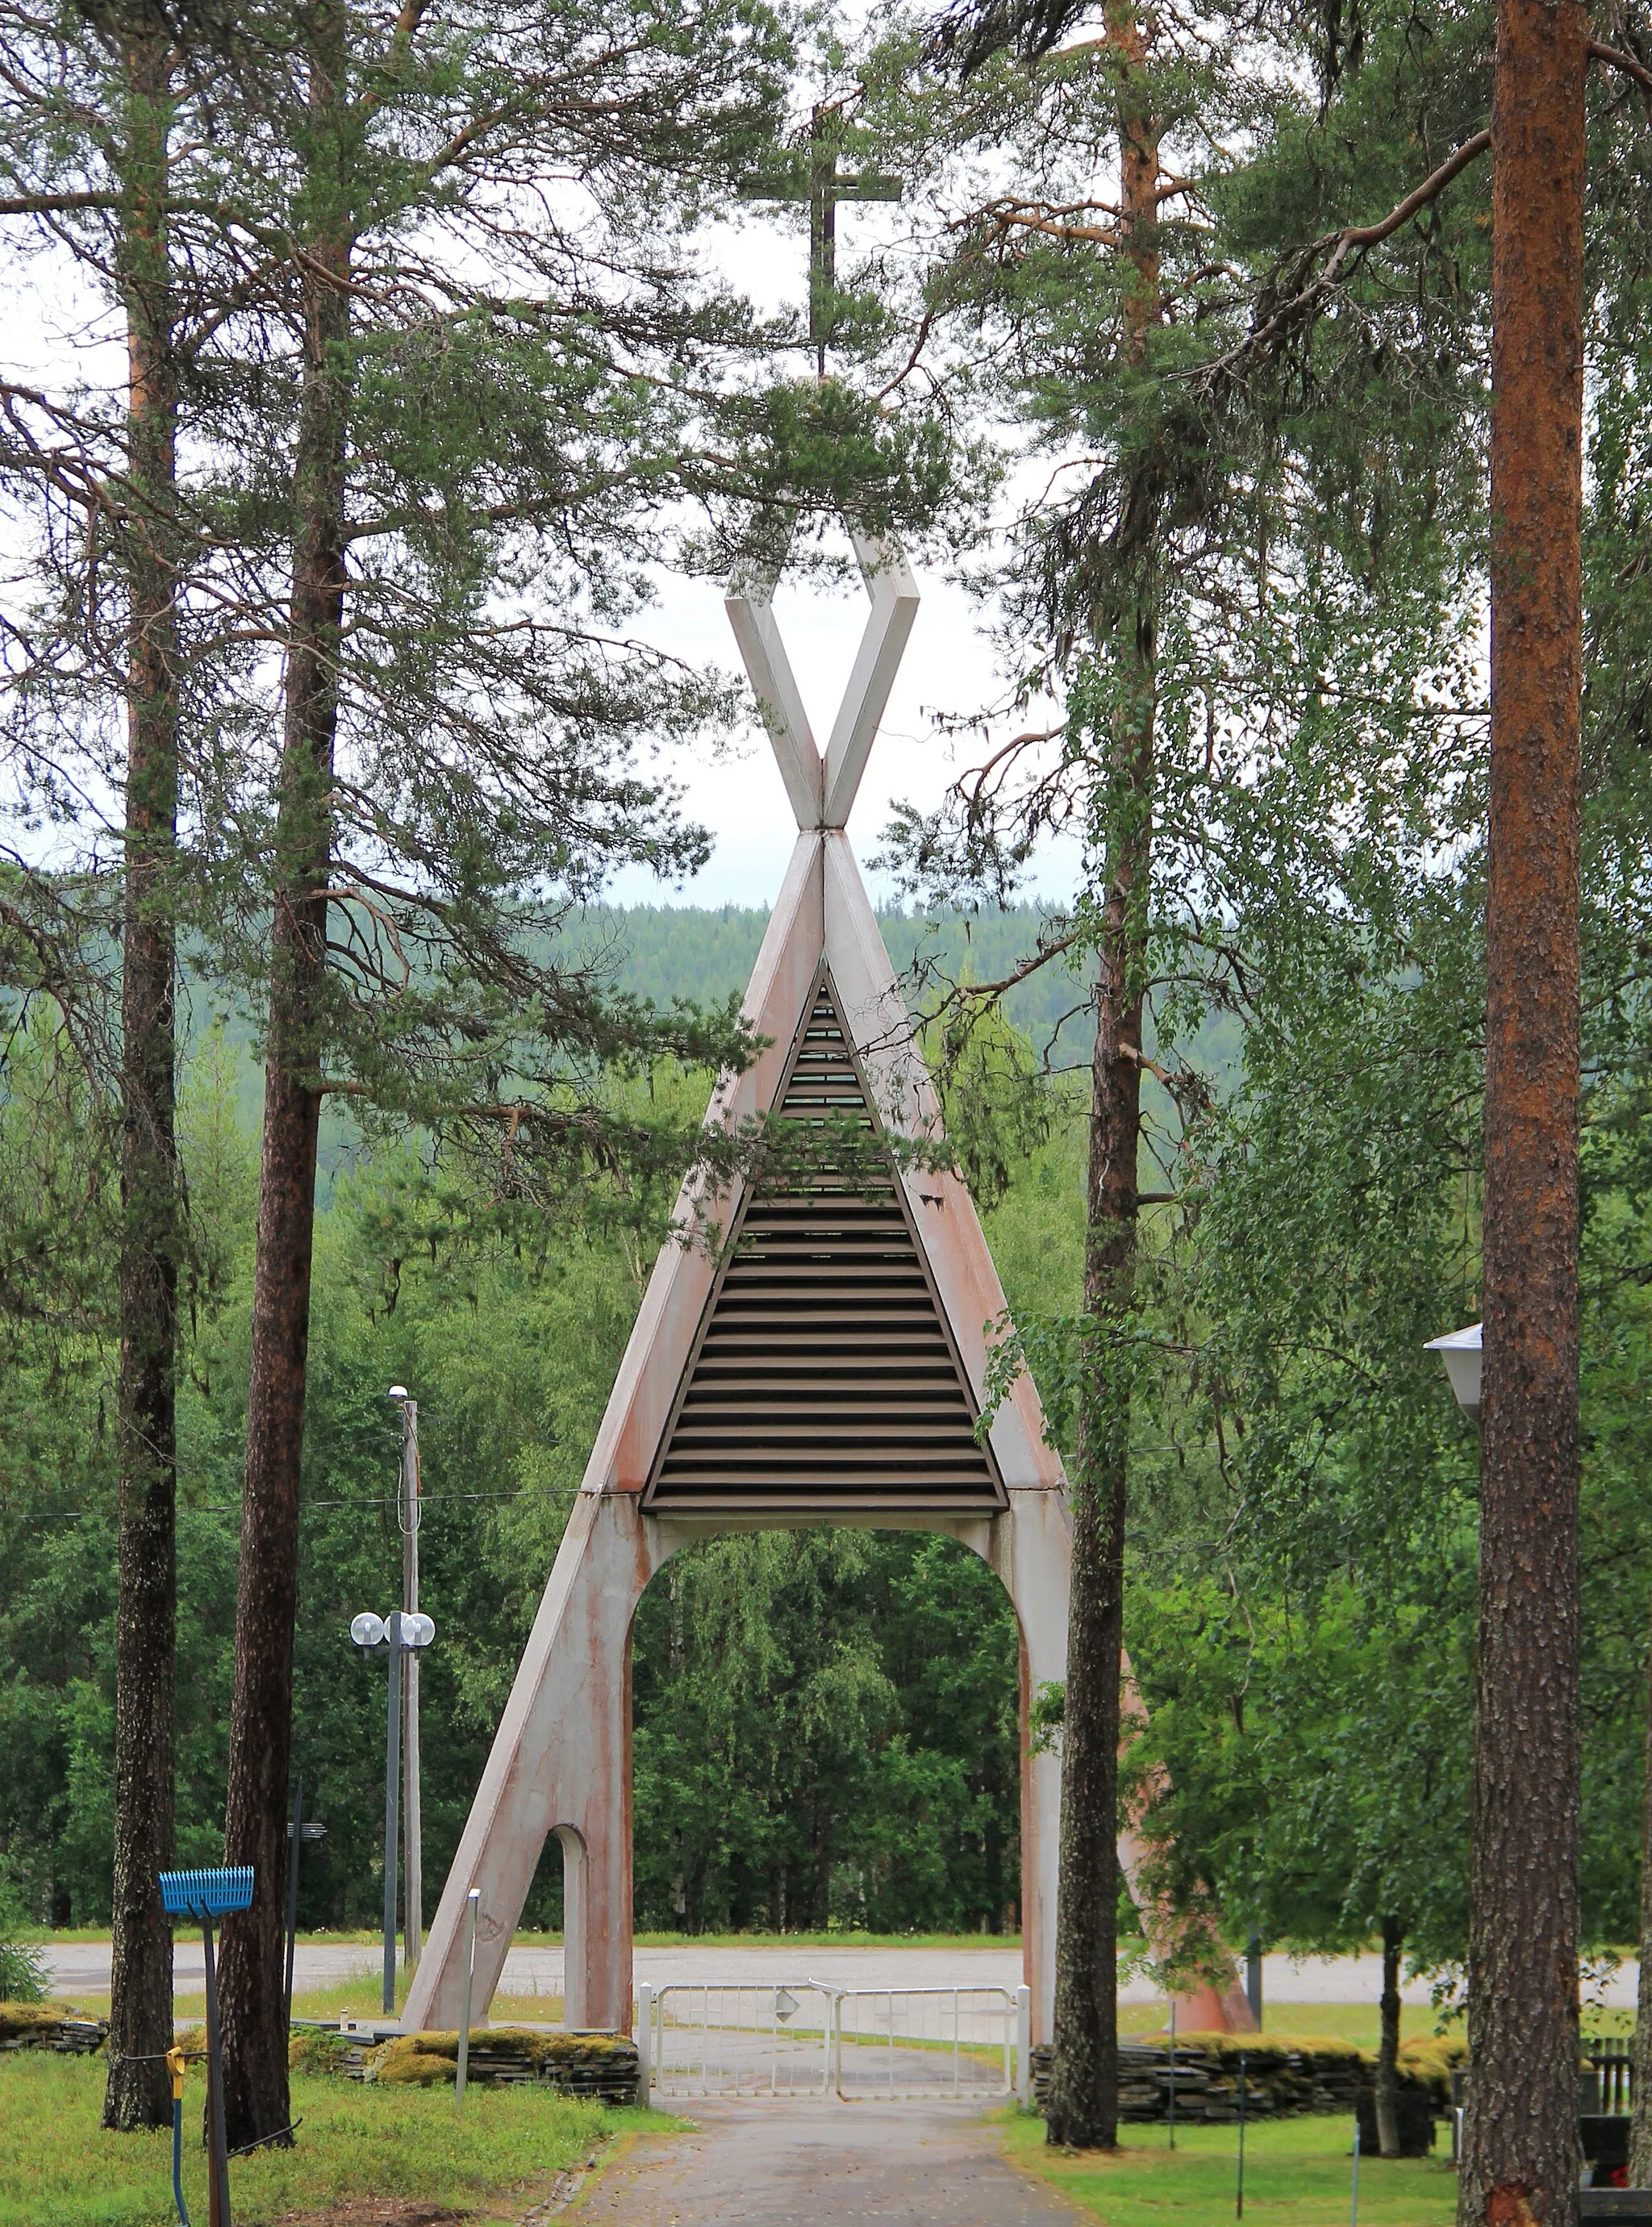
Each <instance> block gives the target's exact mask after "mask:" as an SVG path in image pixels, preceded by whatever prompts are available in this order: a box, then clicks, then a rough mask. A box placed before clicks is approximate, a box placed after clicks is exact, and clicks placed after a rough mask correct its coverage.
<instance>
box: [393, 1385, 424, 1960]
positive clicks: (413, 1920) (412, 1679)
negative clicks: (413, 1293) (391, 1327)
mask: <svg viewBox="0 0 1652 2227" xmlns="http://www.w3.org/2000/svg"><path fill="white" fill-rule="evenodd" d="M390 1397H391V1399H392V1400H393V1401H396V1402H398V1404H399V1406H400V1408H401V1477H400V1481H399V1486H398V1490H397V1496H396V1514H397V1520H398V1522H399V1524H400V1526H401V1605H402V1612H403V1614H404V1615H405V1616H414V1615H417V1614H418V1526H419V1517H420V1514H421V1510H420V1507H419V1471H418V1401H417V1400H413V1399H410V1398H409V1397H408V1394H407V1388H406V1386H405V1385H404V1384H392V1386H391V1388H390ZM402 1777H403V1795H402V1802H403V1809H404V1814H405V1840H406V1843H407V1852H406V1857H405V1882H404V1891H403V1904H404V1907H405V1915H406V1924H407V1937H406V1940H407V1949H406V1961H407V1969H408V1970H409V1971H410V1972H411V1971H412V1970H414V1969H416V1968H417V1966H418V1958H419V1951H420V1949H422V1948H423V1946H424V1832H423V1826H422V1820H421V1817H420V1813H419V1798H418V1780H419V1758H418V1652H417V1650H414V1651H412V1652H411V1653H410V1654H409V1655H408V1657H407V1663H406V1669H405V1677H404V1681H403V1688H402Z"/></svg>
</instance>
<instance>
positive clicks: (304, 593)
mask: <svg viewBox="0 0 1652 2227" xmlns="http://www.w3.org/2000/svg"><path fill="white" fill-rule="evenodd" d="M316 20H317V22H319V23H320V24H321V25H322V35H324V36H325V37H326V38H327V40H328V48H327V49H326V50H323V51H322V52H320V53H318V54H316V55H314V56H313V57H312V67H311V90H310V100H311V106H312V111H315V110H319V109H322V108H325V107H327V106H328V105H333V104H334V101H335V86H336V85H337V83H338V80H339V76H340V64H341V58H342V54H341V39H342V33H341V20H340V17H339V16H338V15H336V14H335V13H331V12H328V13H326V14H324V15H322V16H318V17H317V19H316ZM323 137H324V135H323ZM349 258H350V248H349V245H348V242H347V241H345V240H344V239H342V238H341V237H340V236H335V237H333V238H328V237H326V236H322V238H320V239H316V240H315V241H314V242H312V244H311V246H310V247H309V251H308V253H307V257H306V262H305V271H304V277H303V302H304V364H303V396H302V400H301V404H300V415H299V427H298V440H297V453H296V456H295V460H294V521H293V565H292V596H291V609H290V617H289V643H288V650H287V669H286V699H285V718H284V731H283V736H282V769H281V795H280V804H279V811H278V816H277V832H276V852H277V887H276V896H275V908H274V918H273V921H272V922H271V967H270V997H269V1019H268V1033H267V1044H266V1051H265V1093H264V1151H263V1159H262V1164H261V1167H260V1171H259V1180H258V1258H257V1266H256V1268H255V1271H254V1277H253V1292H252V1362H251V1369H250V1375H249V1381H248V1387H247V1410H246V1472H245V1481H244V1484H243V1489H242V1502H241V1553H240V1573H239V1592H238V1595H237V1601H236V1618H235V1687H234V1699H233V1707H232V1713H231V1719H230V1758H229V1794H228V1803H227V1807H226V1816H225V1827H224V1842H225V1854H226V1860H228V1861H229V1862H231V1863H237V1864H251V1865H252V1866H253V1867H254V1871H255V1874H256V1879H255V1886H254V1892H253V1900H252V1908H251V1909H250V1910H249V1911H247V1912H246V1914H245V1916H242V1917H237V1918H229V1919H226V1922H225V1925H224V1953H223V1978H222V1985H221V1993H222V2007H223V2029H224V2102H225V2112H226V2121H227V2125H228V2132H229V2141H230V2145H231V2147H237V2146H239V2144H241V2143H244V2142H250V2141H261V2140H265V2139H267V2138H268V2137H270V2136H271V2135H273V2134H280V2133H281V2132H282V2130H283V2129H284V2128H286V2126H287V2124H288V2122H289V2121H290V2117H291V2112H290V2108H289V2089H288V2081H287V2025H286V2016H285V2008H284V1979H285V1974H284V1957H283V1931H282V1929H283V1921H284V1908H283V1904H284V1880H285V1876H286V1822H287V1803H288V1791H287V1783H288V1771H289V1767H290V1759H291V1745H292V1662H293V1625H294V1619H295V1617H296V1614H297V1592H298V1488H299V1473H300V1464H301V1461H302V1457H303V1426H304V1388H305V1379H306V1372H307V1366H308V1359H309V1292H310V1272H311V1263H312V1256H313V1251H314V1241H315V1222H316V1145H317V1139H318V1136H319V1132H320V1123H321V1108H322V1089H321V1087H320V1083H321V1060H322V1051H323V1043H322V1032H323V1011H322V1005H323V991H324V987H325V975H326V963H327V962H326V936H327V910H328V900H327V897H326V894H325V892H326V888H327V882H328V873H329V871H330V867H331V859H332V845H333V810H332V801H331V800H332V787H333V752H334V744H335V736H336V731H337V724H338V657H339V647H340V641H341V622H342V617H343V606H344V580H345V573H344V546H345V545H344V454H345V429H346V422H347V416H348V373H347V369H346V366H345V361H344V354H345V348H346V345H347V343H348V336H349V300H348V293H347V291H346V288H345V283H344V282H345V279H346V278H347V275H348V267H349ZM341 1644H342V1635H341Z"/></svg>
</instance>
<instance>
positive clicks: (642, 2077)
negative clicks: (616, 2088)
mask: <svg viewBox="0 0 1652 2227" xmlns="http://www.w3.org/2000/svg"><path fill="white" fill-rule="evenodd" d="M653 2066H654V1989H653V1988H651V1987H650V1986H649V1985H648V1983H647V1981H646V1980H645V1981H643V1982H642V1985H641V1987H640V1988H638V1989H637V2101H638V2103H640V2104H641V2106H642V2108H643V2109H644V2110H645V2111H646V2110H647V2108H648V2090H649V2086H650V2084H651V2082H652V2078H653Z"/></svg>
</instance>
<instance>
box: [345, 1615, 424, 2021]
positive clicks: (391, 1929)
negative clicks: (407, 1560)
mask: <svg viewBox="0 0 1652 2227" xmlns="http://www.w3.org/2000/svg"><path fill="white" fill-rule="evenodd" d="M350 1637H351V1638H352V1639H353V1640H354V1643H355V1646H356V1650H357V1652H358V1653H360V1654H362V1655H376V1654H377V1653H378V1651H379V1650H380V1648H381V1647H382V1648H383V1649H384V1650H385V1651H386V1655H387V1656H388V1658H389V1674H390V1675H389V1677H388V1679H387V1681H386V1686H387V1691H386V1703H385V1975H384V1995H383V2003H384V2013H385V2016H386V2018H389V2017H391V2016H392V2014H393V2013H394V2011H395V2008H396V1822H397V1819H396V1811H397V1803H396V1796H397V1791H398V1788H397V1781H398V1779H399V1777H400V1775H401V1709H402V1658H403V1657H404V1656H407V1657H408V1658H409V1659H410V1660H411V1657H412V1656H413V1655H414V1653H415V1652H416V1651H417V1650H418V1649H420V1648H423V1647H428V1646H429V1645H430V1643H431V1640H433V1639H434V1638H435V1637H436V1626H435V1625H434V1624H432V1623H431V1619H430V1618H429V1617H428V1616H420V1615H413V1616H404V1615H403V1614H402V1612H401V1611H400V1610H399V1609H396V1610H392V1612H391V1614H390V1615H388V1616H384V1617H380V1616H374V1615H373V1613H372V1611H370V1610H368V1611H363V1613H362V1614H361V1615H360V1616H357V1617H353V1618H351V1619H350Z"/></svg>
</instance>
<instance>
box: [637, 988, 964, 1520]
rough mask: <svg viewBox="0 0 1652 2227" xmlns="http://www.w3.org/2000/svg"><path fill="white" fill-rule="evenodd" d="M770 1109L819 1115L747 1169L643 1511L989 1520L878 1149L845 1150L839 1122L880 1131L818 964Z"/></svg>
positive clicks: (930, 1291) (914, 1253)
mask: <svg viewBox="0 0 1652 2227" xmlns="http://www.w3.org/2000/svg"><path fill="white" fill-rule="evenodd" d="M775 1113H776V1114H778V1115H779V1116H780V1117H781V1119H782V1120H785V1121H787V1122H788V1123H796V1124H815V1125H818V1127H819V1141H818V1145H817V1147H816V1148H815V1149H813V1151H808V1150H806V1151H804V1152H802V1153H800V1154H799V1153H797V1152H793V1153H791V1154H789V1155H788V1159H789V1162H790V1165H789V1167H788V1170H787V1171H784V1172H782V1173H779V1174H775V1175H772V1176H770V1177H765V1176H764V1175H762V1173H760V1174H759V1175H758V1176H757V1177H756V1178H755V1179H754V1182H753V1184H752V1188H751V1190H749V1192H748V1194H747V1196H746V1200H745V1203H744V1205H743V1209H742V1210H741V1212H740V1215H739V1216H738V1217H737V1222H736V1226H735V1228H734V1231H733V1233H732V1236H731V1241H730V1246H729V1249H728V1252H727V1254H726V1255H725V1257H724V1263H723V1266H722V1267H721V1269H720V1270H719V1272H718V1277H717V1280H716V1282H715V1283H714V1284H713V1286H712V1288H711V1297H710V1299H708V1301H707V1303H706V1308H705V1317H704V1319H703V1320H702V1322H701V1324H700V1329H699V1334H698V1337H697V1338H696V1340H695V1344H694V1349H693V1352H692V1355H691V1356H690V1360H689V1363H688V1368H687V1370H686V1374H685V1378H684V1382H683V1384H682V1386H681V1387H680V1388H679V1394H678V1398H677V1402H676V1405H675V1407H674V1408H673V1413H672V1418H671V1421H670V1423H669V1425H668V1426H667V1430H666V1432H665V1434H664V1438H663V1441H662V1445H661V1450H660V1456H659V1458H658V1459H657V1460H656V1463H655V1465H654V1474H653V1476H652V1477H650V1478H649V1481H648V1485H647V1491H646V1493H645V1494H644V1497H643V1505H644V1507H645V1508H649V1509H658V1510H659V1511H660V1513H662V1514H666V1513H671V1514H681V1515H735V1514H738V1513H741V1512H742V1511H745V1512H749V1513H756V1512H758V1511H762V1512H767V1513H773V1512H776V1511H785V1512H792V1513H813V1514H818V1515H819V1516H821V1517H823V1518H828V1517H830V1516H832V1515H833V1514H834V1513H838V1514H842V1513H845V1512H858V1513H862V1514H864V1513H868V1512H873V1513H875V1512H877V1510H880V1509H888V1510H889V1511H890V1512H891V1513H895V1512H897V1511H899V1512H904V1513H907V1514H912V1513H915V1512H919V1511H925V1510H927V1511H933V1512H935V1513H946V1514H949V1515H961V1514H968V1515H992V1514H995V1513H996V1512H997V1511H998V1509H1001V1508H1003V1507H1004V1506H1005V1493H1004V1487H1003V1484H1002V1481H1001V1479H1000V1478H999V1476H998V1465H997V1464H996V1462H995V1461H994V1460H993V1458H992V1449H991V1448H990V1446H987V1445H983V1444H978V1443H977V1441H976V1438H975V1421H976V1415H977V1410H976V1407H975V1404H974V1401H973V1399H972V1397H971V1394H970V1389H969V1384H968V1381H967V1379H966V1376H965V1375H964V1372H963V1369H962V1366H961V1364H960V1361H959V1358H958V1355H957V1352H956V1350H955V1348H954V1343H953V1340H952V1337H951V1336H950V1334H949V1332H948V1330H947V1324H946V1322H945V1319H944V1318H943V1317H942V1314H941V1306H940V1303H939V1300H938V1299H937V1298H936V1295H935V1292H934V1286H933V1284H932V1283H931V1281H930V1278H929V1274H928V1269H927V1268H926V1267H925V1265H924V1262H923V1260H922V1255H921V1254H920V1253H919V1251H918V1246H917V1239H916V1235H915V1231H914V1229H913V1227H912V1223H911V1221H910V1218H909V1213H908V1209H907V1206H906V1203H905V1199H904V1197H903V1193H902V1190H901V1187H900V1184H899V1183H898V1181H897V1179H896V1171H895V1167H894V1164H893V1161H892V1160H890V1159H888V1158H885V1157H883V1155H882V1154H878V1153H874V1154H871V1155H867V1154H864V1153H863V1152H845V1146H844V1142H843V1139H844V1138H845V1124H848V1125H852V1128H853V1130H855V1131H858V1132H859V1133H860V1135H861V1137H862V1138H863V1139H872V1138H874V1137H876V1136H877V1135H878V1134H879V1133H880V1131H879V1124H878V1122H877V1117H876V1115H875V1114H874V1112H873V1109H872V1106H871V1100H870V1099H869V1097H868V1095H867V1093H866V1088H865V1084H864V1080H863V1078H862V1075H861V1073H860V1069H859V1067H858V1062H857V1061H856V1059H855V1056H854V1052H853V1050H852V1046H851V1044H850V1042H849V1039H848V1036H847V1032H846V1031H845V1028H844V1026H843V1024H842V1021H841V1019H840V1018H839V1010H838V1003H837V999H836V997H835V995H834V992H833V990H832V982H831V979H830V977H829V976H828V975H826V973H824V972H823V973H822V974H821V976H820V980H819V982H818V983H817V985H816V988H815V993H814V996H813V999H812V1001H811V1003H810V1005H809V1006H808V1008H807V1011H806V1014H805V1017H804V1020H803V1024H802V1026H801V1028H800V1030H799V1032H798V1037H797V1041H796V1043H794V1046H793V1049H792V1056H791V1061H790V1065H789V1068H788V1072H787V1075H786V1079H785V1082H784V1083H783V1085H782V1087H781V1093H780V1096H779V1099H778V1101H776V1105H775ZM791 1134H792V1135H793V1136H794V1137H795V1135H796V1132H795V1131H794V1132H792V1133H791ZM850 1162H852V1165H848V1164H847V1163H850Z"/></svg>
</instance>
